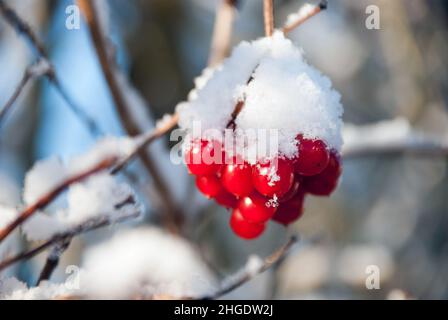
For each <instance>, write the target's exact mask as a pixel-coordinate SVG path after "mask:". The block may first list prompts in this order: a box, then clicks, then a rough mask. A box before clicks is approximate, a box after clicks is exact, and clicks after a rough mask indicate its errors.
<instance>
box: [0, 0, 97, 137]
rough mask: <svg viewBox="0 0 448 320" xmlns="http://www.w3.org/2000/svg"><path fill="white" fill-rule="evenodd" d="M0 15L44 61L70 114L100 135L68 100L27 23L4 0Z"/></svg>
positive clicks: (69, 99) (93, 122)
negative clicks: (70, 111) (26, 40)
mask: <svg viewBox="0 0 448 320" xmlns="http://www.w3.org/2000/svg"><path fill="white" fill-rule="evenodd" d="M0 13H1V14H2V15H3V17H4V18H5V19H6V21H7V22H8V23H9V24H10V25H11V26H12V27H13V28H14V29H15V30H16V32H17V33H19V34H22V35H24V36H25V38H26V39H28V41H29V43H30V45H31V46H32V47H33V48H34V49H35V50H36V51H37V53H38V55H39V57H40V59H43V60H46V62H47V63H48V65H49V68H50V69H51V70H49V71H48V72H47V73H46V76H47V77H48V79H49V81H50V83H51V84H52V85H53V86H54V88H55V89H56V91H57V92H58V93H59V94H60V95H61V97H62V98H63V99H64V100H65V101H66V103H67V105H68V106H69V107H70V109H71V110H72V112H73V113H74V114H75V115H76V116H77V117H78V118H79V119H80V120H81V121H82V122H83V123H84V124H85V125H86V126H87V128H88V130H89V132H90V133H91V134H92V135H93V136H97V135H99V134H101V130H100V128H99V127H98V126H97V124H96V123H95V121H94V120H93V119H92V118H90V116H89V115H88V114H86V113H85V112H84V111H83V109H82V108H80V107H78V106H77V105H76V104H75V103H74V102H73V100H72V99H71V98H69V95H68V94H67V91H66V90H65V89H64V87H63V86H62V84H61V82H60V80H59V77H58V76H57V74H56V72H55V69H54V66H53V65H52V64H51V62H50V59H49V57H48V53H47V51H46V50H45V47H44V45H43V44H42V42H41V41H40V40H39V38H38V37H37V36H36V34H35V33H34V31H33V30H32V28H31V27H30V26H29V25H28V23H26V22H25V21H24V20H23V19H21V18H20V17H19V16H18V15H17V13H16V12H15V11H14V10H13V9H12V8H10V7H9V6H8V5H6V3H5V1H4V0H0ZM28 80H29V79H28ZM28 80H27V81H28ZM19 94H20V92H19Z"/></svg>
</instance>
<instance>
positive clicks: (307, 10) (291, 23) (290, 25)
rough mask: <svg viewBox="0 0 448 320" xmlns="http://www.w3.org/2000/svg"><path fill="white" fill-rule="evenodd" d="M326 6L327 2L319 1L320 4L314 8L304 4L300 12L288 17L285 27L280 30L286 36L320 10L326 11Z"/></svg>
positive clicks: (324, 0) (325, 0)
mask: <svg viewBox="0 0 448 320" xmlns="http://www.w3.org/2000/svg"><path fill="white" fill-rule="evenodd" d="M327 5H328V2H327V0H321V1H320V3H319V4H318V5H316V6H313V5H310V4H305V5H304V6H303V7H302V8H300V10H299V11H298V12H297V13H296V14H294V15H290V16H289V18H288V21H287V22H286V24H285V26H284V27H283V29H282V31H283V33H284V34H287V33H289V32H291V31H292V30H294V29H295V28H297V27H298V26H300V25H301V24H302V23H304V22H305V21H307V20H308V19H310V18H312V17H314V16H315V15H316V14H318V13H319V12H321V11H322V10H325V9H327Z"/></svg>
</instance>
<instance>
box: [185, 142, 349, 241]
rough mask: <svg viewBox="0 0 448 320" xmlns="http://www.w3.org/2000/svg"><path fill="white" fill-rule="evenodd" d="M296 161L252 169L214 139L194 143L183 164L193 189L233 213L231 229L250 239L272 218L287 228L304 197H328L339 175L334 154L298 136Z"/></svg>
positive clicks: (277, 161)
mask: <svg viewBox="0 0 448 320" xmlns="http://www.w3.org/2000/svg"><path fill="white" fill-rule="evenodd" d="M297 140H298V149H299V150H298V157H296V158H294V159H286V158H277V159H275V161H267V162H259V163H257V164H255V165H250V164H248V163H246V162H244V161H237V160H238V159H236V158H233V159H232V160H233V161H228V160H229V159H227V161H223V160H226V154H225V151H224V149H223V148H222V145H221V144H220V143H219V142H216V141H207V140H199V139H198V140H193V141H192V142H191V143H190V144H189V146H188V147H187V148H186V150H185V161H186V164H187V167H188V169H189V171H190V173H191V174H193V175H196V186H197V187H198V189H199V190H200V191H201V192H202V193H203V194H204V195H205V196H206V197H208V198H213V199H214V200H215V201H216V202H217V203H218V204H220V205H222V206H224V207H226V208H229V209H232V210H233V211H232V215H231V218H230V226H231V228H232V230H233V231H234V232H235V233H236V234H237V235H238V236H240V237H241V238H244V239H253V238H256V237H258V236H260V235H261V234H262V233H263V231H264V230H265V227H266V223H267V222H268V221H269V220H270V219H272V220H274V221H276V222H278V223H280V224H283V225H285V226H286V225H288V224H290V223H292V222H294V221H296V220H297V219H299V218H300V217H301V215H302V214H303V202H304V198H305V195H306V194H307V193H309V194H313V195H317V196H328V195H330V194H331V193H332V192H333V190H334V189H335V188H336V186H337V183H338V179H339V176H340V174H341V169H342V168H341V159H340V156H339V154H338V152H337V151H335V150H328V148H327V146H326V144H325V143H324V142H323V141H321V140H311V139H306V138H303V136H302V135H298V136H297Z"/></svg>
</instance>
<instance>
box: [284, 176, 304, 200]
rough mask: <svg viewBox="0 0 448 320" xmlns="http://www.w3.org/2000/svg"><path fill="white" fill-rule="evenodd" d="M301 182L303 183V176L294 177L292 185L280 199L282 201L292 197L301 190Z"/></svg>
mask: <svg viewBox="0 0 448 320" xmlns="http://www.w3.org/2000/svg"><path fill="white" fill-rule="evenodd" d="M301 184H302V178H301V177H300V176H296V177H295V178H294V182H293V184H292V187H291V188H290V189H289V190H288V192H286V193H285V194H284V195H283V196H282V197H281V198H280V199H278V201H279V202H280V203H282V202H286V201H288V200H290V199H292V198H293V197H294V196H295V195H296V194H297V192H298V191H299V188H300V186H301Z"/></svg>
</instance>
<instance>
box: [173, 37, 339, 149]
mask: <svg viewBox="0 0 448 320" xmlns="http://www.w3.org/2000/svg"><path fill="white" fill-rule="evenodd" d="M249 79H251V80H250V81H249ZM195 83H196V88H195V89H194V90H193V91H192V92H191V93H190V95H189V100H188V101H187V102H183V103H181V104H179V105H178V107H177V110H178V112H179V116H180V118H179V125H180V126H181V127H182V128H184V129H187V130H188V131H189V133H190V134H193V136H194V135H195V132H193V130H192V129H193V124H194V123H197V122H199V123H200V126H201V131H202V132H200V134H201V135H202V137H204V135H205V137H206V138H207V133H204V131H205V130H208V129H214V130H216V129H217V130H220V131H223V130H224V129H225V128H226V126H227V124H228V122H229V120H231V114H232V112H233V110H234V108H235V105H236V104H237V103H238V102H239V101H244V106H243V108H242V111H241V113H240V114H239V115H238V117H237V119H236V127H237V128H238V129H241V130H243V131H244V130H247V129H274V130H278V140H279V141H278V142H279V153H280V154H281V155H284V156H286V157H288V158H291V157H293V156H295V155H296V152H297V145H296V144H297V142H296V140H295V138H296V136H297V134H298V133H302V134H303V136H304V137H306V138H319V139H321V140H323V141H324V142H325V143H326V144H327V145H328V147H329V148H332V149H336V150H337V151H340V148H341V145H342V138H341V127H342V120H341V116H342V113H343V108H342V105H341V103H340V94H339V93H338V92H336V91H335V90H333V89H332V86H331V81H330V80H329V79H328V78H327V77H326V76H324V75H322V74H321V73H320V72H319V71H318V70H316V69H315V68H314V67H312V66H310V65H309V64H308V63H307V62H306V61H305V59H304V54H303V53H302V51H301V50H300V49H298V48H297V47H295V46H294V45H293V43H292V42H291V41H290V40H288V39H286V38H285V37H284V36H283V34H281V33H279V32H277V33H275V34H274V36H273V37H270V38H262V39H259V40H256V41H253V42H250V43H249V42H243V43H241V44H240V45H238V46H237V47H236V48H235V49H234V50H233V52H232V55H231V56H230V58H228V59H227V60H225V61H224V63H223V64H222V65H221V66H219V67H217V68H216V69H214V70H209V69H206V70H205V71H204V73H203V75H202V76H201V77H199V78H198V79H197V80H196V82H195ZM194 137H195V136H194ZM195 138H196V137H195ZM251 144H253V142H252V143H251ZM243 156H244V154H243Z"/></svg>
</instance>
